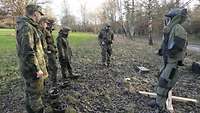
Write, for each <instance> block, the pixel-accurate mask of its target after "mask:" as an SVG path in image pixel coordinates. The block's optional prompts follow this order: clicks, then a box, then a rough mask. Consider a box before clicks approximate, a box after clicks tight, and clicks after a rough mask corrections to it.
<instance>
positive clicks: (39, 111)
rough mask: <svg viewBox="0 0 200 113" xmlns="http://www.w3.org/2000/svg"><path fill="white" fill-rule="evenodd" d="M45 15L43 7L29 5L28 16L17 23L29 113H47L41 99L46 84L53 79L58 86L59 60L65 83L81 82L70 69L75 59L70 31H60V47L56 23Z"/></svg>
mask: <svg viewBox="0 0 200 113" xmlns="http://www.w3.org/2000/svg"><path fill="white" fill-rule="evenodd" d="M43 15H44V14H43V13H42V8H41V7H40V6H38V5H28V6H27V7H26V15H25V16H21V17H17V21H16V40H17V41H16V46H17V54H18V57H19V64H20V71H21V75H22V76H23V78H24V81H25V97H26V99H25V103H26V110H27V112H28V113H43V112H44V105H43V102H42V98H41V97H42V93H43V90H44V81H45V79H46V78H47V77H48V75H49V76H50V80H51V82H52V86H56V85H57V70H58V66H57V62H56V59H57V56H58V58H59V62H60V66H61V72H62V78H63V80H66V79H77V78H78V76H77V75H75V74H73V73H72V67H71V65H70V57H71V55H72V52H71V48H70V46H69V42H68V35H69V31H70V28H69V27H62V28H61V29H60V31H59V34H58V37H57V46H56V45H55V42H54V39H53V36H52V30H53V28H52V25H53V20H51V19H48V18H46V17H42V16H43ZM57 54H58V55H57ZM67 70H68V72H69V75H68V76H67V73H66V71H67Z"/></svg>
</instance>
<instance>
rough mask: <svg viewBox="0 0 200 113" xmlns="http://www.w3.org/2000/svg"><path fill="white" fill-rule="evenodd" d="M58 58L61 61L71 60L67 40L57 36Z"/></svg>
mask: <svg viewBox="0 0 200 113" xmlns="http://www.w3.org/2000/svg"><path fill="white" fill-rule="evenodd" d="M57 48H58V57H59V58H62V59H68V60H71V56H72V51H71V48H70V46H69V42H68V38H65V36H63V35H62V34H59V36H58V38H57Z"/></svg>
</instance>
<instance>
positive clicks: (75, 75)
mask: <svg viewBox="0 0 200 113" xmlns="http://www.w3.org/2000/svg"><path fill="white" fill-rule="evenodd" d="M68 72H69V78H70V79H78V78H79V77H80V76H79V75H77V74H73V73H72V70H69V71H68Z"/></svg>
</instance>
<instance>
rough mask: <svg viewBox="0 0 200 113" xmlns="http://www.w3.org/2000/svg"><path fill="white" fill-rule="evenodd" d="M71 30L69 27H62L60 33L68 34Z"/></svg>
mask: <svg viewBox="0 0 200 113" xmlns="http://www.w3.org/2000/svg"><path fill="white" fill-rule="evenodd" d="M70 30H71V29H70V27H68V26H64V27H62V31H63V32H69V31H70Z"/></svg>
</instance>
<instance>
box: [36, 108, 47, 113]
mask: <svg viewBox="0 0 200 113" xmlns="http://www.w3.org/2000/svg"><path fill="white" fill-rule="evenodd" d="M36 113H45V112H44V108H41V109H40V110H38V111H37V112H36Z"/></svg>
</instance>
